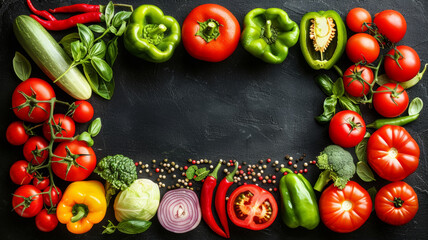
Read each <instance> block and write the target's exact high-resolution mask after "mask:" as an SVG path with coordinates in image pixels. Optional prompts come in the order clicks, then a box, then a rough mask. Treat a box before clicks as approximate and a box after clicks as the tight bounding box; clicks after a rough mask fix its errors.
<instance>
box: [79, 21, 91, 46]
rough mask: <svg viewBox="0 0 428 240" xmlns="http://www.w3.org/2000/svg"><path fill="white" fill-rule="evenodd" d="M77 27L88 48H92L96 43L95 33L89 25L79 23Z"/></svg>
mask: <svg viewBox="0 0 428 240" xmlns="http://www.w3.org/2000/svg"><path fill="white" fill-rule="evenodd" d="M77 29H78V30H79V36H80V40H81V41H82V43H83V45H84V46H85V47H86V48H88V49H89V48H91V46H92V44H94V33H92V31H91V29H89V28H88V27H87V26H85V25H83V24H80V23H78V24H77Z"/></svg>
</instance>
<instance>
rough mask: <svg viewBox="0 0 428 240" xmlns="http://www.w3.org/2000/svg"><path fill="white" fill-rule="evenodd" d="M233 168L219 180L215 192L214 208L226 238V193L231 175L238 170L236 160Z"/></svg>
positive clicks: (227, 230)
mask: <svg viewBox="0 0 428 240" xmlns="http://www.w3.org/2000/svg"><path fill="white" fill-rule="evenodd" d="M234 164H235V169H233V171H232V172H231V173H229V174H228V175H227V176H226V177H225V178H223V180H221V182H220V184H219V185H218V188H217V192H216V193H215V201H214V202H215V210H216V212H217V215H218V218H219V219H220V222H221V225H222V226H223V228H224V231H225V232H226V236H227V238H230V234H229V224H228V222H227V212H226V193H227V190H229V188H230V186H232V184H233V176H235V173H236V171H237V170H238V165H239V163H238V162H235V163H234Z"/></svg>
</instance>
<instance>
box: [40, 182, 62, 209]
mask: <svg viewBox="0 0 428 240" xmlns="http://www.w3.org/2000/svg"><path fill="white" fill-rule="evenodd" d="M50 188H51V187H50V186H48V187H46V188H45V189H44V190H43V192H49V190H50ZM50 193H51V197H52V203H53V205H54V206H56V205H57V204H58V203H59V201H61V198H62V191H61V189H59V187H57V186H54V187H52V191H50ZM43 202H44V203H45V205H46V206H48V207H50V206H51V199H50V197H49V194H43Z"/></svg>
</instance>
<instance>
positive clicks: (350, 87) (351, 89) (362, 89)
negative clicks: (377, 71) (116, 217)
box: [343, 65, 374, 97]
mask: <svg viewBox="0 0 428 240" xmlns="http://www.w3.org/2000/svg"><path fill="white" fill-rule="evenodd" d="M352 72H361V77H362V78H363V79H364V80H365V81H366V82H368V83H372V82H373V80H374V75H373V71H372V70H371V69H370V68H368V67H366V66H361V65H357V66H355V65H352V66H350V67H349V68H348V69H346V71H345V72H344V73H343V86H344V87H345V91H346V92H347V93H348V94H349V95H351V96H353V97H363V96H365V95H367V93H369V91H370V86H369V85H368V84H367V83H366V82H364V83H361V82H360V81H359V80H354V81H352V80H353V79H352V77H347V76H350V75H351V74H353V73H352Z"/></svg>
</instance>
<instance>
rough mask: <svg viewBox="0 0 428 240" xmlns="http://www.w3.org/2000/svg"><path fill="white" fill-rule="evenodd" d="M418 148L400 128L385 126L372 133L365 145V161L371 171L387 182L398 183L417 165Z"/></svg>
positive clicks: (404, 130)
mask: <svg viewBox="0 0 428 240" xmlns="http://www.w3.org/2000/svg"><path fill="white" fill-rule="evenodd" d="M419 154H420V151H419V146H418V144H417V143H416V141H415V140H414V139H413V138H412V137H411V136H410V134H409V133H408V132H407V131H406V129H404V128H403V127H400V126H393V125H385V126H383V127H381V128H379V129H378V130H376V132H374V133H373V134H372V135H371V137H370V139H369V142H368V144H367V160H368V162H369V165H370V166H371V167H372V169H373V170H374V171H375V172H376V173H377V174H378V175H379V176H380V177H381V178H384V179H386V180H389V181H400V180H403V179H404V178H406V177H407V176H409V175H410V174H411V173H413V172H414V171H415V170H416V168H418V165H419Z"/></svg>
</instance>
